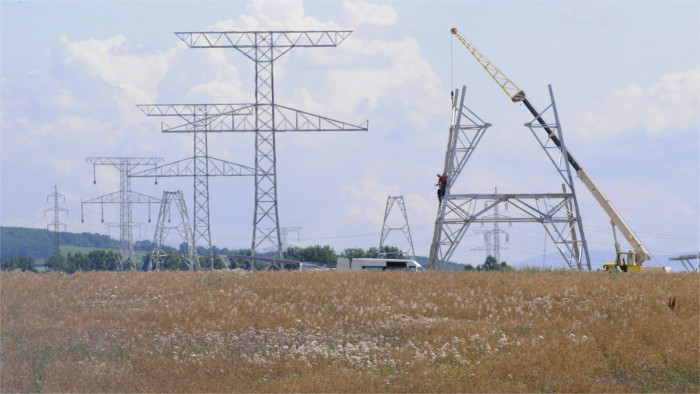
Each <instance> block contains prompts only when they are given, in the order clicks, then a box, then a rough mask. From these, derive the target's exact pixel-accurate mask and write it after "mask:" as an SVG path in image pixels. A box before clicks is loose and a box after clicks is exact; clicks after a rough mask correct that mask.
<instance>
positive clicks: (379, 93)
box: [0, 1, 700, 266]
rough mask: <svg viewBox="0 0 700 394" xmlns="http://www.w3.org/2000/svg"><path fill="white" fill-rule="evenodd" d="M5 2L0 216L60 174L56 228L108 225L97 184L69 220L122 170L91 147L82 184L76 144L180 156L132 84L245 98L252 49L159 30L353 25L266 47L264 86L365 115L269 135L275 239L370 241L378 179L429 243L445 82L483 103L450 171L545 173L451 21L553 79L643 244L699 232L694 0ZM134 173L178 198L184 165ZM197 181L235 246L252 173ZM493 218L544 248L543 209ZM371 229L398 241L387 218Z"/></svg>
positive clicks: (569, 125)
mask: <svg viewBox="0 0 700 394" xmlns="http://www.w3.org/2000/svg"><path fill="white" fill-rule="evenodd" d="M0 12H1V22H2V23H1V25H2V27H1V29H2V30H1V31H0V33H1V38H0V39H1V42H0V44H1V45H0V46H1V47H0V56H1V57H0V62H1V64H0V67H1V68H0V73H1V74H2V90H1V102H0V104H1V109H0V120H1V123H0V127H1V129H2V135H1V137H2V138H1V139H0V144H1V149H2V150H1V152H2V158H1V159H0V160H1V161H0V164H1V166H2V167H1V171H2V172H1V189H2V190H1V192H0V198H1V199H0V205H1V207H0V208H1V216H0V220H1V221H2V225H4V226H27V227H37V228H45V227H46V224H48V223H50V222H51V217H50V216H47V217H44V210H46V209H49V208H50V207H51V206H50V205H49V204H47V203H46V196H47V195H49V194H51V193H52V192H53V187H54V185H57V186H58V189H59V192H60V193H62V194H64V195H65V196H66V203H65V204H64V205H63V206H64V207H65V208H67V209H68V211H69V212H68V217H65V218H63V219H62V221H63V222H64V223H66V225H67V230H68V231H72V232H83V231H88V232H100V233H107V232H108V230H107V227H105V225H104V224H102V223H101V222H100V211H99V208H98V207H96V206H92V207H89V208H88V207H87V206H86V210H85V223H81V221H80V201H81V199H82V200H87V199H90V198H94V197H97V196H99V195H103V194H106V193H109V192H113V191H117V190H118V188H119V179H118V173H117V171H116V170H114V169H110V168H107V167H98V169H97V184H94V185H93V171H92V167H91V166H90V165H88V163H86V162H85V158H86V157H93V156H110V157H111V156H130V157H133V156H148V157H151V156H157V157H163V158H164V159H165V161H166V162H171V161H175V160H178V159H183V158H186V157H190V156H192V137H191V136H189V135H173V134H163V133H161V132H160V123H159V120H158V119H154V118H148V117H146V116H145V115H143V114H142V113H141V112H140V111H139V110H138V109H137V108H136V104H150V103H235V102H251V101H253V95H254V67H253V64H252V62H250V61H249V60H247V59H246V58H244V57H243V56H242V55H240V54H238V53H237V52H235V51H233V50H230V51H226V50H201V49H200V50H197V49H189V48H187V47H186V46H184V45H183V44H182V43H181V42H180V41H179V39H178V38H177V37H176V36H175V35H174V34H173V32H176V31H204V30H353V34H352V35H351V36H350V37H349V38H348V39H347V40H345V41H344V42H343V43H342V44H341V45H340V46H339V47H337V48H324V49H321V48H310V49H301V48H299V49H294V50H292V51H290V52H289V53H288V54H287V55H285V56H284V57H283V58H281V59H280V61H278V62H277V63H275V94H276V102H277V103H278V104H282V105H287V106H290V107H294V108H297V109H301V110H305V111H308V112H311V113H314V114H318V115H324V116H328V117H332V118H335V119H338V120H343V121H346V122H349V123H356V124H358V123H361V122H363V121H364V120H365V119H368V120H369V125H370V128H369V131H368V132H366V133H361V132H352V133H311V134H305V133H294V134H292V133H288V134H284V135H279V136H278V138H277V164H278V169H277V171H278V193H279V195H278V201H279V214H280V223H281V225H282V226H283V227H302V228H303V230H302V231H301V234H300V236H299V238H297V235H296V233H294V234H292V235H290V239H289V241H290V242H291V243H293V244H297V245H299V246H308V245H316V244H320V245H326V244H328V245H331V246H332V247H333V248H335V250H336V251H338V252H339V251H341V250H342V249H344V248H347V247H362V248H368V247H370V246H376V245H378V243H379V237H380V233H381V228H382V220H383V217H384V208H385V204H386V200H387V196H389V195H392V196H395V195H403V197H404V200H405V203H406V208H407V215H408V220H409V225H410V227H411V233H412V237H413V242H414V246H415V250H416V253H417V254H418V255H428V253H429V248H430V242H431V239H432V230H433V223H434V221H435V210H436V207H437V199H436V198H435V188H434V186H433V185H434V184H435V180H436V179H435V173H436V172H438V171H440V169H441V167H442V163H443V161H444V154H445V146H446V142H447V135H448V126H449V116H450V115H449V113H450V101H449V92H450V91H451V90H452V89H454V88H461V86H462V85H467V105H468V106H469V107H470V108H471V109H472V110H473V111H474V112H476V113H477V114H478V115H479V116H481V118H483V119H484V120H485V121H487V122H489V123H492V124H493V127H492V128H490V129H489V131H488V133H487V134H486V136H485V137H484V139H483V140H482V142H481V144H480V146H479V147H478V148H477V151H476V152H475V154H474V156H473V157H472V159H471V160H470V162H469V163H468V164H467V168H466V169H465V171H464V173H463V176H462V178H461V179H460V180H459V183H458V185H457V187H458V188H459V190H458V191H459V192H462V193H488V192H491V191H493V189H494V188H495V187H498V190H499V192H504V193H506V192H513V193H518V192H533V193H539V192H542V193H544V192H557V191H558V190H560V187H561V186H560V181H559V180H558V179H557V177H558V175H557V174H556V173H555V172H554V169H553V167H552V166H551V164H550V163H549V162H548V159H547V158H546V156H545V155H544V153H543V152H542V150H541V149H540V148H539V146H538V145H537V143H536V141H535V139H534V138H533V137H532V136H531V135H530V132H529V131H528V130H527V128H525V127H524V126H523V123H525V122H527V121H529V120H530V119H529V116H528V113H527V110H526V109H525V108H524V107H523V106H522V105H518V104H512V103H510V101H509V100H508V98H507V96H505V94H504V93H503V92H502V91H501V90H500V89H499V88H498V86H497V85H496V84H495V83H494V82H493V80H491V79H490V77H489V76H488V75H487V74H486V72H485V71H484V70H483V69H482V68H481V66H479V65H478V63H477V62H476V61H475V60H474V59H473V58H472V57H471V55H470V54H469V53H468V52H467V51H466V49H465V48H464V47H463V46H462V45H461V44H460V43H459V42H458V41H457V40H456V39H454V38H453V37H452V35H451V34H450V33H449V31H450V28H452V27H457V28H458V29H459V31H460V32H461V33H462V34H463V35H464V36H466V37H467V38H468V39H469V40H471V41H472V42H473V43H474V44H475V45H476V46H477V47H478V48H479V49H480V50H481V51H482V52H484V53H485V54H486V55H487V56H488V57H489V58H490V59H491V60H492V61H493V62H494V63H495V64H496V65H497V66H499V67H500V68H501V69H502V70H503V72H504V73H505V74H506V75H508V76H509V77H510V78H511V79H512V80H513V81H515V82H516V83H517V84H518V85H519V87H520V88H522V89H524V90H525V91H526V92H527V94H528V96H529V97H530V99H531V101H532V102H533V103H534V104H535V105H536V106H539V107H545V106H546V105H548V93H547V85H548V84H551V85H552V88H553V90H554V95H555V99H556V102H557V106H558V109H559V114H560V118H561V123H562V128H563V131H564V135H565V140H566V143H567V145H568V147H569V150H570V151H571V152H573V153H574V155H575V156H576V158H577V160H578V161H579V162H580V163H581V164H582V166H583V167H584V168H585V169H586V170H587V171H588V172H589V174H590V175H591V177H592V178H593V179H594V180H595V181H596V182H597V183H598V185H599V186H600V187H601V189H602V190H603V191H604V192H605V193H606V195H607V197H608V198H609V199H610V200H611V201H612V202H613V204H614V205H615V207H616V208H617V209H618V211H620V212H621V214H622V215H623V217H624V218H625V220H626V221H627V222H628V224H629V225H630V226H631V227H632V229H633V230H634V231H635V232H636V233H637V235H638V236H639V238H640V239H641V240H642V242H643V243H644V244H645V246H646V247H647V248H648V249H649V250H650V252H651V253H652V255H654V256H666V255H679V254H682V253H688V252H692V251H697V250H698V247H699V243H700V209H699V203H698V195H700V174H699V172H700V159H699V156H700V144H699V141H700V133H699V132H698V128H699V126H700V119H699V118H700V3H698V2H695V1H685V2H680V1H676V2H674V1H669V2H653V1H645V2H633V1H625V2H506V1H496V2H479V1H431V2H423V1H389V2H385V1H379V2H365V1H361V2H350V1H342V2H325V1H324V2H321V1H304V2H302V1H284V2H267V1H246V2H244V1H240V2H223V1H220V2H206V1H199V2H189V1H177V2H164V1H163V2H161V1H124V2H82V1H71V2H61V1H52V2H35V1H22V2H15V1H2V2H0ZM253 141H254V140H253V135H252V134H245V135H240V134H236V135H233V134H226V135H222V134H216V135H212V136H210V138H209V153H210V155H211V156H214V157H217V158H221V159H225V160H228V161H232V162H236V163H240V164H245V165H249V166H252V163H253V160H254V143H253ZM577 182H578V181H577ZM576 185H577V187H578V189H577V191H578V194H579V202H580V204H581V209H582V219H583V223H584V229H585V231H586V237H587V238H588V241H589V246H590V248H591V249H594V250H601V251H610V252H611V251H612V250H613V240H612V234H611V231H610V226H609V224H608V219H607V217H606V215H605V213H604V212H603V210H602V209H601V208H600V207H599V206H598V205H597V204H596V203H595V201H594V200H593V198H592V197H591V196H590V194H589V193H588V192H587V190H585V188H584V187H583V184H581V183H580V182H578V183H577V184H576ZM133 188H134V190H136V191H138V192H141V193H145V194H149V195H152V196H155V197H160V196H161V194H162V192H163V191H164V190H178V189H180V190H183V192H184V193H185V195H186V203H187V204H188V209H190V212H191V210H192V204H193V202H192V180H191V178H181V179H171V180H161V181H160V182H159V184H158V185H154V184H153V183H152V181H150V180H142V179H139V180H134V181H133ZM210 189H211V190H210V194H211V198H210V203H211V210H210V212H211V228H212V241H213V243H214V244H215V245H217V246H219V247H230V248H249V247H250V244H251V240H252V221H253V207H254V186H253V181H252V179H249V178H216V179H212V180H211V181H210ZM453 190H454V189H453ZM151 216H152V219H153V220H154V221H155V216H157V208H156V207H152V208H151ZM147 218H148V212H147V210H146V209H145V207H135V208H134V220H135V221H137V222H142V223H143V225H142V226H140V229H137V230H136V231H135V238H136V239H152V237H153V231H154V226H153V223H147ZM118 219H119V213H118V210H117V207H108V208H106V209H105V221H110V222H115V221H118ZM390 220H392V221H396V222H395V223H392V224H396V223H398V222H399V221H400V218H397V217H395V215H394V217H391V218H390ZM474 230H477V229H476V228H475V229H474ZM478 230H482V228H478ZM506 231H508V232H509V240H510V242H509V243H507V244H504V247H505V248H507V249H504V250H503V251H502V257H503V259H504V260H506V261H508V262H517V261H521V260H525V259H530V258H536V257H537V256H541V255H542V253H543V250H544V249H545V240H544V230H543V229H542V227H541V226H539V227H538V226H535V225H519V226H515V225H514V226H513V227H509V228H506ZM109 233H110V234H111V235H112V236H114V237H118V233H117V231H116V230H115V229H112V230H110V231H109ZM172 242H173V243H179V240H177V239H174V240H172ZM387 242H388V243H390V244H396V245H398V246H400V247H402V248H404V249H405V248H407V244H406V243H405V242H404V240H403V238H402V237H401V236H400V233H398V232H396V233H392V235H391V236H390V238H389V239H388V241H387ZM482 242H483V236H482V235H481V234H477V233H474V232H470V233H469V235H467V236H466V237H465V239H464V241H463V242H462V244H461V245H460V249H459V250H458V252H457V253H456V254H455V260H457V261H459V262H464V263H472V264H475V263H479V262H481V261H483V257H484V256H483V252H481V251H473V250H472V249H474V248H478V247H479V246H481V244H482ZM623 247H626V246H623ZM546 249H547V252H548V253H550V252H552V251H553V250H554V246H553V245H551V244H549V245H547V246H546ZM611 253H612V252H611ZM659 259H660V260H659V261H657V262H654V264H656V263H658V264H666V261H665V259H661V258H660V257H659ZM601 263H602V261H593V264H594V266H596V265H598V266H599V265H600V264H601Z"/></svg>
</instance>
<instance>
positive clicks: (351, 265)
mask: <svg viewBox="0 0 700 394" xmlns="http://www.w3.org/2000/svg"><path fill="white" fill-rule="evenodd" d="M336 269H337V270H338V271H360V270H366V271H410V272H418V271H423V266H422V265H420V264H419V263H418V262H417V261H415V260H403V259H366V258H354V259H352V260H350V259H348V258H347V257H338V260H337V264H336Z"/></svg>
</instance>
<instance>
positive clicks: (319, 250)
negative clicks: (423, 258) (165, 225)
mask: <svg viewBox="0 0 700 394" xmlns="http://www.w3.org/2000/svg"><path fill="white" fill-rule="evenodd" d="M146 245H147V244H144V245H143V246H146ZM197 249H198V252H199V253H200V257H199V263H200V266H201V267H202V268H209V267H210V262H209V259H208V258H207V257H205V256H202V255H205V253H206V250H205V249H204V248H202V247H198V248H197ZM212 251H213V256H212V257H213V263H214V269H234V268H243V269H256V270H259V269H264V268H266V264H265V263H264V262H257V261H256V262H254V263H252V264H251V262H250V261H249V260H248V259H245V258H240V257H234V256H251V255H252V251H251V250H250V249H239V250H230V249H226V248H223V249H219V248H217V247H212ZM164 252H165V258H164V260H163V264H162V267H161V269H163V270H181V271H184V270H188V269H189V266H188V264H187V262H186V261H185V259H184V258H183V256H187V255H188V251H187V244H185V243H183V244H182V245H180V249H179V250H176V249H175V248H168V249H167V250H165V251H164ZM380 255H385V256H387V257H392V258H403V257H404V256H403V252H401V250H399V249H398V248H396V247H393V246H384V247H382V248H381V249H379V248H376V247H371V248H369V249H367V250H364V249H362V248H348V249H344V250H343V251H342V252H341V253H340V256H341V257H350V258H355V257H378V256H380ZM222 256H223V257H222ZM258 256H260V257H268V258H273V257H274V253H273V252H269V253H265V254H259V255H258ZM119 257H120V256H119V252H117V251H114V250H104V249H94V250H92V251H90V252H88V253H82V252H76V253H68V254H67V255H65V256H64V255H60V254H58V255H56V254H54V255H51V256H49V257H48V259H47V260H46V268H47V269H48V270H52V271H62V272H67V273H74V272H77V271H116V270H118V269H119ZM150 257H151V256H150V254H146V255H145V256H144V257H143V258H142V259H141V261H139V262H135V263H136V267H137V269H140V270H144V271H145V270H146V269H148V263H149V259H150ZM283 258H284V259H285V260H291V261H300V262H308V263H316V264H322V265H326V266H328V267H335V265H336V259H337V258H338V255H337V254H336V252H335V250H334V249H333V248H332V247H330V246H328V245H325V246H321V245H315V246H309V247H306V248H300V247H298V246H290V247H288V248H287V249H286V250H285V251H284V252H283ZM2 269H3V270H15V269H21V270H23V271H31V272H36V268H35V266H34V258H33V257H10V258H8V259H5V260H4V261H3V262H2Z"/></svg>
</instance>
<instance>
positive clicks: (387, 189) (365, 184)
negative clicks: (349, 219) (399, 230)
mask: <svg viewBox="0 0 700 394" xmlns="http://www.w3.org/2000/svg"><path fill="white" fill-rule="evenodd" d="M341 193H342V195H343V199H344V200H346V201H347V202H346V204H345V212H346V213H347V214H348V215H350V216H357V217H363V218H365V219H367V220H370V221H371V222H372V223H373V224H375V225H376V226H377V227H379V228H381V225H382V221H383V219H384V217H383V215H378V214H377V213H378V212H383V211H384V208H385V206H386V197H387V196H392V195H393V196H395V195H398V194H400V187H398V186H396V185H388V184H385V183H384V182H382V180H381V179H380V178H379V177H377V176H376V175H369V176H366V177H364V178H362V179H360V180H359V181H357V182H354V183H352V184H346V185H343V186H342V187H341Z"/></svg>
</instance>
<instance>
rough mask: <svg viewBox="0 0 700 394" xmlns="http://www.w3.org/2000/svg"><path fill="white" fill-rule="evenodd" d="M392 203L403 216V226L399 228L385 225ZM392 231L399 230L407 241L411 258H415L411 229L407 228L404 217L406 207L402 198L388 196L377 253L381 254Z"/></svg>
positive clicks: (406, 218)
mask: <svg viewBox="0 0 700 394" xmlns="http://www.w3.org/2000/svg"><path fill="white" fill-rule="evenodd" d="M394 203H396V205H398V206H399V208H400V209H401V215H402V216H403V226H401V227H391V226H390V225H389V224H388V223H387V219H388V218H389V215H390V214H391V209H392V208H393V207H394ZM393 230H401V232H402V233H403V235H404V236H405V237H406V240H407V241H408V245H409V246H410V247H411V258H415V257H416V252H415V250H414V249H413V239H412V238H411V228H410V227H408V216H406V207H405V205H404V203H403V196H388V197H387V198H386V209H385V210H384V224H383V225H382V235H381V237H380V238H379V251H380V252H381V250H382V247H383V246H384V242H385V241H386V238H387V237H388V236H389V233H391V232H392V231H393Z"/></svg>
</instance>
